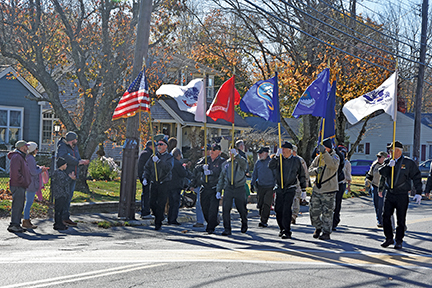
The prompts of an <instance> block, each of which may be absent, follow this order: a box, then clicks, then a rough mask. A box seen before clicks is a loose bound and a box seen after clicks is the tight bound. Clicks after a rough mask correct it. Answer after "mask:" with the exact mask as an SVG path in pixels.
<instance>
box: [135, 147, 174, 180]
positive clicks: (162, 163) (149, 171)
mask: <svg viewBox="0 0 432 288" xmlns="http://www.w3.org/2000/svg"><path fill="white" fill-rule="evenodd" d="M156 156H157V157H158V158H159V161H158V162H157V163H156V167H157V176H158V181H156V175H155V164H154V162H153V159H152V157H150V158H149V159H148V160H147V163H146V164H145V166H144V176H143V178H145V179H147V181H148V182H153V183H156V182H158V183H160V184H162V183H165V182H168V181H171V179H172V169H173V167H174V157H173V156H172V155H171V154H170V153H168V152H165V153H163V154H161V153H159V152H157V153H156Z"/></svg>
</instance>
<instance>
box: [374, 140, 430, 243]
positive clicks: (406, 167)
mask: <svg viewBox="0 0 432 288" xmlns="http://www.w3.org/2000/svg"><path fill="white" fill-rule="evenodd" d="M387 149H389V151H390V153H391V154H392V155H394V157H393V158H394V160H393V159H391V160H390V159H386V160H385V161H384V164H383V166H382V167H381V168H380V169H379V173H380V174H381V176H382V177H384V179H383V180H385V181H381V183H383V182H384V183H383V184H384V185H382V186H385V187H383V188H384V189H386V190H387V193H386V196H385V199H384V210H383V228H384V235H385V237H386V240H385V241H384V242H383V243H382V244H381V246H382V247H388V246H390V245H392V244H394V240H393V228H392V223H391V216H392V215H393V213H394V210H395V209H396V217H397V227H396V237H395V239H396V244H395V245H394V248H395V249H402V242H403V237H404V234H405V223H406V213H407V209H408V203H409V196H408V191H410V190H411V181H412V182H413V183H414V188H415V189H416V193H417V194H416V195H415V196H414V200H415V201H416V202H417V203H418V204H420V202H421V194H422V183H421V173H420V170H419V169H418V167H417V165H416V163H415V162H414V161H413V160H411V159H410V158H408V157H405V156H403V155H402V152H403V145H402V143H401V142H399V141H396V142H395V150H394V151H393V143H391V144H389V145H388V146H387ZM392 167H394V174H393V188H392V186H391V181H392V176H391V174H392Z"/></svg>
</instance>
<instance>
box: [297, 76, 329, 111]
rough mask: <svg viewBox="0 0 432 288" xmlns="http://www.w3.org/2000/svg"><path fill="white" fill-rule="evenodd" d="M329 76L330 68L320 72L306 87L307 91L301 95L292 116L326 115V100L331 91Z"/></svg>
mask: <svg viewBox="0 0 432 288" xmlns="http://www.w3.org/2000/svg"><path fill="white" fill-rule="evenodd" d="M329 78H330V69H329V68H326V69H324V71H322V72H321V73H320V74H318V77H317V79H316V80H315V81H313V82H312V84H311V85H309V87H308V88H306V91H305V92H304V93H303V95H302V96H301V97H300V100H299V101H298V102H297V105H296V107H295V109H294V111H293V113H292V116H294V117H295V118H298V117H299V116H300V115H305V114H312V115H313V116H317V117H325V115H326V105H325V101H326V100H327V93H328V92H329V91H330V83H329ZM322 96H323V97H322Z"/></svg>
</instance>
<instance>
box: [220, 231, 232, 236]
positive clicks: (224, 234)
mask: <svg viewBox="0 0 432 288" xmlns="http://www.w3.org/2000/svg"><path fill="white" fill-rule="evenodd" d="M229 235H231V231H226V230H224V231H223V232H222V236H229Z"/></svg>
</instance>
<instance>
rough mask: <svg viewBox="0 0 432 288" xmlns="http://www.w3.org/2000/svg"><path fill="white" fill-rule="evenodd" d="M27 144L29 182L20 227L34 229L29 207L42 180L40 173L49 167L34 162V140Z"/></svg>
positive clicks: (36, 146)
mask: <svg viewBox="0 0 432 288" xmlns="http://www.w3.org/2000/svg"><path fill="white" fill-rule="evenodd" d="M27 144H28V145H29V146H28V154H27V157H26V160H27V164H28V167H29V171H30V175H31V183H30V185H29V187H28V188H27V190H26V203H25V207H24V219H23V224H22V227H24V228H26V229H36V228H37V226H36V225H33V223H32V222H31V221H30V209H31V206H32V204H33V201H34V198H35V195H36V192H37V191H38V190H39V188H40V187H41V183H40V181H42V180H41V179H40V175H41V173H42V172H45V171H47V170H48V169H49V168H48V167H45V166H38V165H37V164H36V159H35V156H36V154H37V152H38V151H39V147H38V145H37V144H36V143H35V142H28V143H27Z"/></svg>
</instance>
